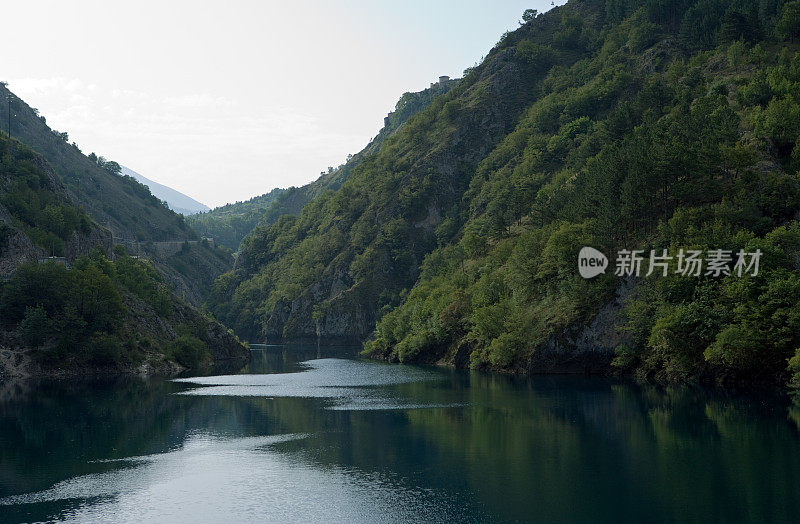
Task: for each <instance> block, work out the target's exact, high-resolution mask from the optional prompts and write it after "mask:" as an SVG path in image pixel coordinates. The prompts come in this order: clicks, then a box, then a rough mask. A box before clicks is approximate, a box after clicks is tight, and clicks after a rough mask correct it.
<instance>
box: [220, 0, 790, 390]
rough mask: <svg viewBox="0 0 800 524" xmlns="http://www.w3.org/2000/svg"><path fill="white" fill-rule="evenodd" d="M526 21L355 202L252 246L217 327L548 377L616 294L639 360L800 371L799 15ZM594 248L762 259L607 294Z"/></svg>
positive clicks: (693, 367)
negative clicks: (590, 251)
mask: <svg viewBox="0 0 800 524" xmlns="http://www.w3.org/2000/svg"><path fill="white" fill-rule="evenodd" d="M526 18H527V20H526V21H525V22H524V23H523V25H522V26H521V27H520V28H519V29H518V30H516V31H514V32H511V33H508V34H506V35H504V36H503V38H502V39H501V41H500V42H499V43H498V44H497V46H495V48H494V49H492V51H491V52H490V53H489V54H488V56H487V58H486V59H485V60H484V61H483V63H481V64H479V65H478V66H476V67H475V68H471V69H470V70H468V71H467V72H466V74H465V78H464V79H463V80H461V81H460V82H459V83H458V84H457V85H456V86H455V87H453V88H452V89H451V90H450V91H449V92H448V93H446V94H443V95H441V96H438V97H436V98H435V99H434V100H433V101H432V102H431V104H430V105H429V106H428V107H426V108H425V109H424V110H422V111H421V112H419V113H418V114H416V115H415V116H413V117H411V118H409V120H408V121H407V122H406V123H405V125H404V126H403V127H402V128H401V129H399V130H398V131H397V132H396V133H395V134H394V135H392V136H391V137H388V138H387V139H386V140H385V141H384V143H383V144H382V145H381V147H380V148H379V149H378V150H377V151H371V152H370V153H369V154H366V155H364V157H363V159H362V160H361V161H360V163H359V164H358V165H357V166H356V167H355V168H354V169H353V171H352V173H351V174H350V176H349V178H348V179H347V180H346V181H345V182H344V184H343V185H342V186H341V187H340V188H339V189H337V190H336V191H330V192H326V193H323V194H321V195H319V196H317V197H316V198H314V199H313V200H312V201H311V202H310V203H309V204H307V205H306V206H305V207H304V208H303V210H302V212H301V213H300V214H299V216H297V217H294V216H285V217H282V218H280V219H279V220H277V222H275V223H274V224H272V225H269V226H265V227H261V228H257V229H256V230H255V231H254V232H253V234H252V235H250V236H249V237H247V238H246V239H245V240H244V241H243V243H242V246H241V256H240V259H239V264H238V265H237V267H236V269H235V270H234V271H232V272H230V273H227V274H225V275H223V276H222V277H220V279H218V281H217V283H216V284H215V289H214V294H213V296H212V298H211V300H210V303H209V306H210V308H211V310H212V311H213V312H214V314H215V315H217V316H218V318H220V319H222V320H224V321H225V322H227V323H229V324H230V325H231V326H234V327H235V328H236V329H237V330H238V331H239V332H241V333H242V334H243V335H245V336H247V337H248V338H250V339H261V338H265V337H266V338H267V339H276V340H277V339H281V340H293V339H304V338H312V337H321V338H328V339H330V340H334V339H337V337H346V336H348V334H349V335H354V336H356V337H358V338H369V339H370V340H369V342H368V343H367V345H366V349H367V351H368V353H369V354H371V355H374V356H382V357H384V358H389V359H393V360H400V361H407V362H408V361H420V360H422V361H434V360H440V359H443V360H446V361H450V362H456V363H459V362H466V363H469V364H470V365H471V366H473V367H476V368H484V367H488V368H492V369H498V370H517V371H526V370H532V369H534V368H535V367H536V362H537V358H540V357H541V356H542V355H543V354H545V353H546V350H547V349H548V348H550V349H552V348H553V347H557V346H559V345H560V344H561V343H562V341H563V340H564V339H567V338H569V337H568V336H567V335H568V334H569V333H572V332H574V330H575V329H579V327H580V326H586V325H589V324H590V323H591V322H592V320H593V319H595V318H598V313H599V312H600V311H601V309H603V307H604V306H606V305H608V304H613V303H614V302H615V301H618V302H619V303H620V304H621V311H617V312H616V313H615V315H614V316H613V319H612V322H613V324H614V326H613V327H614V329H615V330H616V331H617V332H618V333H619V338H620V340H621V342H620V343H618V344H616V345H615V346H614V347H613V348H611V349H613V350H615V352H616V356H615V358H614V365H615V366H618V367H619V368H621V369H628V370H636V371H638V372H640V373H642V374H650V375H659V376H664V377H668V378H672V379H679V380H686V379H693V378H709V377H716V378H719V379H727V378H731V379H733V378H750V379H763V380H776V379H777V380H785V379H787V378H788V377H789V375H790V373H791V372H792V371H793V370H800V357H798V356H795V357H794V358H793V359H792V360H791V361H789V359H790V358H792V357H793V356H794V355H795V352H796V351H797V350H798V348H800V274H798V250H800V228H799V227H798V223H797V213H798V210H800V181H798V176H797V172H798V168H800V152H798V151H800V150H798V148H796V143H797V138H798V135H800V55H799V54H798V51H799V50H800V46H799V45H798V42H797V37H798V36H800V2H783V1H779V0H763V1H758V2H752V1H733V2H728V1H719V0H686V1H663V0H651V1H647V2H634V1H626V0H608V1H599V0H585V1H578V0H576V1H572V2H569V3H568V4H567V5H566V6H563V7H560V8H556V9H553V10H552V11H550V12H548V13H546V14H543V15H539V16H528V17H526ZM582 246H594V247H596V248H598V249H600V250H601V251H604V252H606V253H613V252H616V251H617V250H619V249H622V248H627V249H641V250H643V251H644V252H649V250H651V249H653V250H657V251H658V252H661V250H662V249H668V250H670V252H676V251H677V250H679V249H700V250H704V251H708V250H714V249H724V250H730V251H732V252H737V251H738V250H740V249H741V250H747V251H755V250H760V252H762V253H763V254H764V255H763V259H762V269H761V271H760V272H759V274H758V275H755V276H753V275H744V276H741V277H739V276H736V275H730V276H724V275H722V276H720V277H711V276H705V275H701V276H700V277H697V278H685V277H681V276H680V275H670V276H667V277H663V278H639V279H634V280H631V279H623V278H620V277H617V276H615V275H614V274H613V272H607V273H606V274H605V275H601V276H600V277H598V278H596V279H594V280H585V279H582V278H581V277H580V276H579V275H578V274H577V268H576V260H577V253H578V251H579V250H580V248H581V247H582ZM376 322H377V328H375V326H376ZM373 330H374V331H373ZM562 356H563V355H562ZM787 364H788V366H789V368H787Z"/></svg>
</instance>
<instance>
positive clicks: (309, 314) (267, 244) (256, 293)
mask: <svg viewBox="0 0 800 524" xmlns="http://www.w3.org/2000/svg"><path fill="white" fill-rule="evenodd" d="M539 26H540V27H539V30H538V31H536V32H535V33H533V34H532V39H533V40H534V41H535V42H537V44H534V45H543V44H545V43H546V42H548V41H549V39H550V38H552V36H553V34H554V33H555V32H556V31H558V30H559V24H558V21H557V20H552V21H545V22H543V23H541V24H539ZM578 56H579V55H578V53H575V52H572V51H568V52H565V53H564V54H563V56H559V57H555V58H554V60H556V61H559V62H563V63H564V64H571V63H572V62H573V61H574V60H576V59H577V58H578ZM545 72H546V69H544V68H543V66H542V64H540V63H539V62H538V61H537V60H534V59H533V58H529V57H527V56H523V55H520V54H519V53H517V52H516V50H515V49H514V48H511V47H506V48H504V49H495V50H493V52H492V53H491V54H490V56H489V57H488V58H487V60H486V61H485V62H484V64H482V65H481V66H480V67H478V68H476V69H475V70H474V71H471V72H470V73H469V74H468V75H467V76H466V77H465V78H464V79H463V80H461V81H460V82H458V83H457V84H456V86H455V87H453V88H452V89H451V90H449V91H448V92H447V93H445V94H443V95H441V96H438V97H436V98H434V99H433V102H432V103H431V104H430V105H429V106H428V107H427V108H426V109H425V110H423V111H421V112H420V113H418V114H416V115H415V116H413V117H411V118H410V119H409V120H408V121H407V122H406V123H405V124H404V125H403V126H401V127H400V128H399V129H398V130H397V131H396V132H394V133H393V134H391V135H390V136H388V137H386V138H385V140H384V141H383V143H382V144H381V146H380V148H379V149H378V151H377V152H375V153H374V154H369V155H364V156H363V158H361V159H360V162H358V164H357V165H356V166H354V167H353V168H352V173H351V174H350V176H349V178H348V179H347V181H346V182H344V184H343V185H342V186H341V187H340V188H339V189H338V190H336V191H329V192H325V193H322V194H321V195H319V196H318V197H317V198H315V199H313V200H312V201H311V202H310V204H308V205H306V206H305V207H304V208H303V211H302V213H301V214H300V216H299V217H293V216H287V215H284V216H282V217H280V218H279V219H278V220H277V222H276V223H275V224H274V225H273V226H271V227H264V228H259V229H257V230H256V231H255V232H254V233H253V235H251V236H250V237H248V238H247V239H245V241H244V242H243V243H242V246H241V248H240V256H239V258H238V261H237V267H236V269H235V271H234V272H233V273H231V274H228V275H224V276H223V277H222V278H221V279H220V281H219V282H218V283H217V285H216V293H215V297H213V298H212V310H213V311H214V313H215V315H217V317H218V318H220V319H225V320H224V321H226V322H227V323H229V325H231V326H233V327H234V328H235V329H236V330H237V332H240V333H241V334H243V336H246V337H249V338H251V339H255V338H260V337H266V338H267V339H268V340H280V339H284V340H287V339H292V340H297V339H316V338H317V337H318V336H319V337H323V338H324V339H326V340H329V341H353V340H360V339H363V337H364V336H366V335H367V334H368V333H369V332H370V331H371V330H372V329H373V326H374V322H375V320H376V318H377V316H376V315H377V313H378V312H379V311H380V310H381V308H383V307H386V306H390V305H392V304H396V303H397V302H398V301H399V299H400V291H401V290H402V289H403V288H408V287H411V285H413V283H414V281H415V280H416V278H417V275H418V268H419V265H420V264H421V263H422V260H423V258H424V256H425V254H426V253H428V252H429V251H431V250H432V249H434V248H435V247H436V242H437V240H436V238H437V233H436V230H437V227H438V226H440V225H441V223H442V220H443V219H445V218H446V217H447V216H448V215H450V214H452V213H453V212H454V210H455V209H456V207H457V205H458V203H459V202H460V199H461V195H462V193H463V192H464V191H465V190H466V189H467V187H468V185H469V180H470V178H471V177H472V175H473V172H474V170H475V168H476V167H477V164H478V163H479V162H480V160H481V159H482V158H483V157H484V156H486V154H488V152H489V151H490V150H491V149H492V148H493V147H494V146H495V144H496V143H497V142H498V141H499V140H500V139H502V137H503V136H504V135H505V134H506V133H508V132H509V131H511V130H512V129H513V128H514V125H515V122H516V120H517V119H518V118H519V115H520V113H521V112H522V110H523V109H524V108H525V107H526V106H527V105H528V104H529V103H530V102H531V101H533V100H534V99H535V97H536V95H537V90H536V87H537V86H538V85H539V83H540V82H541V81H542V80H543V79H544V76H545ZM523 86H525V88H524V89H523V88H522V87H523ZM451 226H456V227H457V224H454V223H453V222H452V219H451V220H448V221H446V223H445V226H444V228H442V229H440V230H439V234H440V235H443V234H452V232H450V231H447V230H446V228H447V227H451Z"/></svg>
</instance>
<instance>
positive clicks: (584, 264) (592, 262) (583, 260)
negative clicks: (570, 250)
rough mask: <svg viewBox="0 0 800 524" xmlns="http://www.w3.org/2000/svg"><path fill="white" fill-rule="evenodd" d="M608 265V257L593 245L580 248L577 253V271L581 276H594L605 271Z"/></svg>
mask: <svg viewBox="0 0 800 524" xmlns="http://www.w3.org/2000/svg"><path fill="white" fill-rule="evenodd" d="M607 267H608V258H606V256H605V255H604V254H603V253H601V252H600V251H598V250H596V249H595V248H593V247H584V248H581V251H580V253H578V272H579V273H580V274H581V276H582V277H583V278H594V277H596V276H597V275H599V274H600V273H605V272H606V268H607Z"/></svg>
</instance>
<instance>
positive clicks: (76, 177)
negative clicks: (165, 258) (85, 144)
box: [0, 83, 197, 241]
mask: <svg viewBox="0 0 800 524" xmlns="http://www.w3.org/2000/svg"><path fill="white" fill-rule="evenodd" d="M8 95H11V96H12V102H11V111H12V114H13V115H14V116H13V118H12V123H11V126H12V129H11V132H12V136H13V137H14V138H16V139H17V140H19V141H21V142H22V143H24V144H26V145H28V146H29V147H30V148H32V149H33V150H34V151H36V152H37V153H39V154H41V155H42V156H43V157H44V158H45V160H47V162H48V163H49V164H50V165H51V166H52V168H53V170H54V171H55V172H56V174H57V175H58V176H59V177H60V178H61V181H62V182H63V184H64V186H65V187H66V188H67V190H68V191H69V192H70V194H71V195H72V198H73V199H74V201H75V202H76V203H77V204H78V205H80V206H81V207H82V208H83V209H84V210H85V211H86V212H87V213H88V214H89V215H90V216H91V217H92V218H93V219H94V220H95V221H96V222H97V223H98V224H100V225H102V226H104V227H105V228H107V229H109V230H111V231H112V232H113V233H114V236H115V237H118V238H126V239H136V240H142V241H145V240H182V239H195V238H197V237H196V235H195V233H194V232H193V231H192V230H191V228H189V227H188V226H187V225H186V223H185V222H184V221H183V218H182V217H181V216H179V215H177V214H175V213H173V212H172V211H170V210H169V209H167V208H166V207H164V205H162V203H161V201H160V200H159V199H157V198H156V197H154V196H153V195H152V194H151V193H150V190H148V189H147V187H145V186H143V185H142V184H140V183H139V182H137V181H136V180H134V179H133V178H132V177H128V176H120V175H117V174H114V173H113V172H112V170H110V169H108V168H107V167H104V166H101V165H99V164H98V163H97V162H96V161H93V160H90V159H89V158H88V157H87V156H85V155H84V154H83V153H82V152H81V151H80V150H79V149H78V147H77V146H76V145H74V144H70V143H69V138H68V135H67V133H58V132H56V131H55V130H52V129H50V128H49V127H48V126H47V124H46V122H45V118H44V117H43V116H39V115H38V112H37V111H35V110H34V109H32V108H31V107H30V106H28V105H27V104H26V103H25V102H24V101H22V100H21V99H19V98H18V97H16V96H15V95H13V93H11V92H10V91H9V90H8V88H7V87H6V86H5V85H4V84H2V83H0V100H3V101H5V100H6V97H7V96H8ZM0 122H3V123H4V124H5V123H6V122H8V105H7V104H6V103H3V104H0ZM3 129H4V130H5V125H4V126H3Z"/></svg>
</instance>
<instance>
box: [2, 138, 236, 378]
mask: <svg viewBox="0 0 800 524" xmlns="http://www.w3.org/2000/svg"><path fill="white" fill-rule="evenodd" d="M51 254H54V255H57V257H58V258H55V259H53V260H51V261H43V260H41V259H43V258H45V257H47V256H49V255H51ZM182 255H187V254H186V253H182ZM223 255H224V254H223ZM204 258H210V257H209V256H206V257H204ZM176 260H178V259H176ZM168 262H172V263H175V261H173V260H172V259H171V258H170V259H168ZM225 262H226V260H225V259H223V260H221V261H219V262H218V265H220V266H221V267H220V269H222V268H224V267H225ZM194 266H195V267H193V268H192V269H191V272H194V273H196V272H198V271H199V269H198V267H202V266H201V264H199V263H196V262H195V263H194ZM188 273H190V271H188V270H187V274H188ZM0 277H2V279H0V350H1V351H0V377H2V376H4V375H12V376H14V375H21V376H25V375H29V374H34V375H35V374H62V373H83V374H85V373H88V372H93V371H102V372H111V373H121V372H144V371H155V372H162V373H174V372H177V371H180V370H181V369H185V368H190V367H199V366H208V365H210V364H211V363H213V362H217V361H222V360H228V359H240V360H245V359H246V357H247V355H248V352H247V350H246V348H245V347H244V346H242V345H241V344H240V343H239V342H238V340H237V339H236V338H235V337H234V336H233V335H232V334H231V333H229V332H228V331H227V329H226V328H225V327H223V326H222V325H221V324H219V323H218V322H216V321H214V320H212V319H210V318H208V317H206V316H204V315H203V314H201V313H200V312H199V311H197V310H196V309H195V308H193V307H191V306H189V305H188V304H186V303H185V302H184V301H182V300H180V299H178V298H177V297H176V296H175V294H174V293H173V292H172V291H171V290H170V288H169V286H168V285H167V284H166V282H165V281H164V278H163V277H162V276H161V275H160V274H159V273H158V272H157V271H156V270H155V269H154V268H153V266H152V265H151V264H150V263H148V262H144V261H139V260H135V259H133V258H131V257H128V256H126V255H125V254H124V251H123V250H122V249H119V248H118V249H117V250H115V251H114V252H113V253H112V243H111V234H110V232H108V231H107V230H105V229H103V228H101V227H100V226H98V225H97V224H96V223H95V222H94V221H93V220H92V219H91V218H90V217H89V216H88V215H87V214H86V213H85V212H84V211H83V210H82V209H81V208H80V207H78V206H77V205H76V204H75V203H74V201H73V200H72V197H71V196H70V195H69V194H68V193H67V191H66V190H65V189H64V188H63V186H62V185H61V183H60V181H59V179H58V177H57V176H56V175H55V173H54V172H53V170H52V169H51V167H50V165H49V164H48V163H47V162H46V161H45V160H44V159H43V158H42V157H41V156H39V155H38V154H36V153H35V152H34V151H33V150H31V149H30V148H28V147H27V146H25V145H23V144H20V143H19V142H17V141H15V140H9V139H8V137H7V135H5V133H2V134H0ZM198 280H199V279H198ZM209 280H210V279H209ZM198 285H202V282H200V283H199V284H198ZM205 285H208V283H206V284H205Z"/></svg>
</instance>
